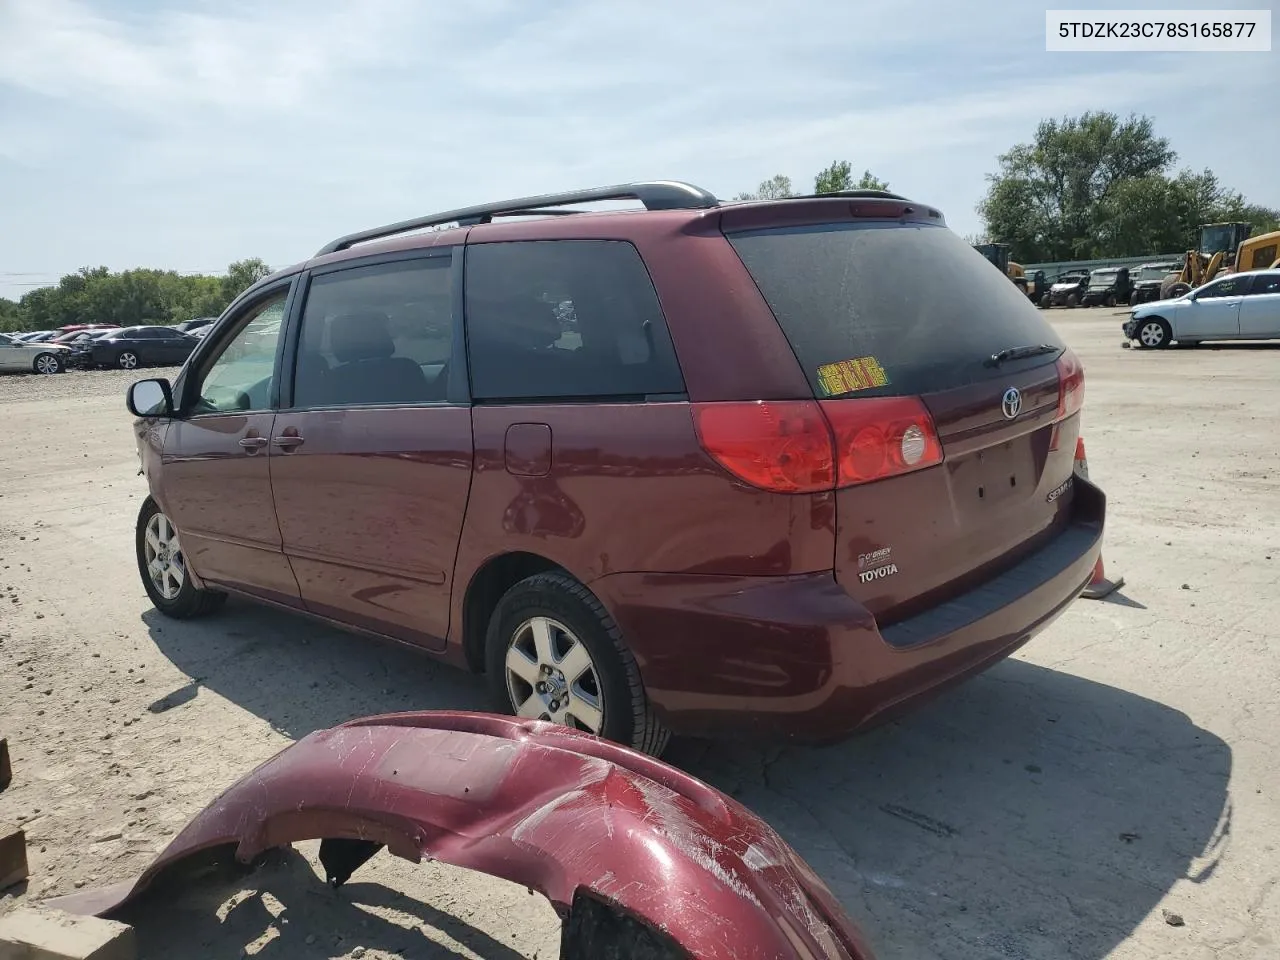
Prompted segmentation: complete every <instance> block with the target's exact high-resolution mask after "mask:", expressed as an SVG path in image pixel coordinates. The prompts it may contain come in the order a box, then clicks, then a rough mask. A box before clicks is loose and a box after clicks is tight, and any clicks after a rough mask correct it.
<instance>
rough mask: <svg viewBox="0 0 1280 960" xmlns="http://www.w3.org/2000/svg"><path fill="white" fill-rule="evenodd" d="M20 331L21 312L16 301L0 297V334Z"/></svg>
mask: <svg viewBox="0 0 1280 960" xmlns="http://www.w3.org/2000/svg"><path fill="white" fill-rule="evenodd" d="M21 329H22V310H21V308H20V307H19V306H18V304H17V301H14V300H8V299H6V298H4V297H0V333H10V332H12V331H14V330H21Z"/></svg>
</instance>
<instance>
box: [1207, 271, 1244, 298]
mask: <svg viewBox="0 0 1280 960" xmlns="http://www.w3.org/2000/svg"><path fill="white" fill-rule="evenodd" d="M1248 285H1249V277H1248V276H1247V275H1244V274H1241V275H1239V276H1235V277H1228V278H1227V279H1225V280H1219V281H1218V282H1217V283H1211V284H1209V285H1208V286H1207V287H1202V288H1201V289H1200V292H1199V293H1197V294H1196V299H1197V300H1214V299H1217V298H1219V297H1239V296H1242V295H1243V294H1244V292H1245V290H1246V289H1247V288H1248Z"/></svg>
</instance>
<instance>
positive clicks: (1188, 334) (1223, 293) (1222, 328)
mask: <svg viewBox="0 0 1280 960" xmlns="http://www.w3.org/2000/svg"><path fill="white" fill-rule="evenodd" d="M1248 286H1249V277H1248V275H1247V274H1236V275H1234V276H1230V277H1225V278H1224V279H1222V280H1215V281H1214V282H1213V283H1210V284H1206V285H1205V286H1203V287H1201V288H1200V290H1198V291H1197V292H1196V294H1195V298H1194V299H1193V301H1192V302H1191V303H1189V304H1187V306H1186V307H1185V308H1184V309H1182V310H1180V311H1179V312H1178V317H1177V326H1178V329H1177V330H1176V331H1175V332H1174V339H1175V340H1176V339H1204V340H1234V339H1235V338H1236V337H1238V336H1240V302H1241V301H1242V300H1243V299H1244V296H1243V294H1244V292H1245V290H1246V289H1248Z"/></svg>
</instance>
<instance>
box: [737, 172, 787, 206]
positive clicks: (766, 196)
mask: <svg viewBox="0 0 1280 960" xmlns="http://www.w3.org/2000/svg"><path fill="white" fill-rule="evenodd" d="M793 196H795V192H794V191H793V190H792V189H791V178H790V177H788V176H786V175H785V174H781V173H779V174H777V175H775V176H772V177H770V178H769V179H768V180H762V181H761V182H760V186H758V187H756V191H755V193H740V194H738V195H737V196H736V197H734V198H733V199H735V200H781V199H782V198H784V197H793Z"/></svg>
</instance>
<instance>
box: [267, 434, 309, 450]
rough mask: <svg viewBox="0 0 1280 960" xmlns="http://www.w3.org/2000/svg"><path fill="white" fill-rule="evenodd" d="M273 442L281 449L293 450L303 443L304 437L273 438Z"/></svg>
mask: <svg viewBox="0 0 1280 960" xmlns="http://www.w3.org/2000/svg"><path fill="white" fill-rule="evenodd" d="M271 442H272V443H274V444H275V445H276V446H277V447H281V448H282V449H284V450H292V449H293V448H294V447H296V446H298V445H299V444H301V443H302V437H295V436H283V437H274V438H272V440H271Z"/></svg>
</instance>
